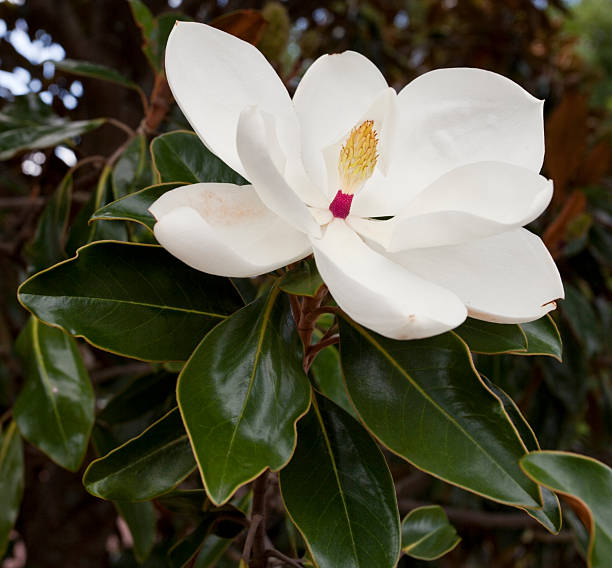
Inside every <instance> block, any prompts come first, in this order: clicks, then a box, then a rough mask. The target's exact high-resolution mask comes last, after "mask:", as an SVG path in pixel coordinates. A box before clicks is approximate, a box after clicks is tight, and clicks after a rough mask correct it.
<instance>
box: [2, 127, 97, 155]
mask: <svg viewBox="0 0 612 568" xmlns="http://www.w3.org/2000/svg"><path fill="white" fill-rule="evenodd" d="M103 124H104V119H103V118H98V119H95V120H76V121H73V122H68V121H62V122H57V123H53V124H39V125H31V126H30V125H28V126H19V127H17V128H12V129H8V130H4V131H0V160H8V159H9V158H12V157H13V156H14V155H15V154H18V153H19V152H21V151H23V150H33V149H35V148H49V147H51V146H56V145H57V144H59V143H61V142H63V141H64V140H66V139H68V138H74V137H75V136H80V135H81V134H85V133H86V132H91V131H92V130H95V129H96V128H98V127H100V126H102V125H103Z"/></svg>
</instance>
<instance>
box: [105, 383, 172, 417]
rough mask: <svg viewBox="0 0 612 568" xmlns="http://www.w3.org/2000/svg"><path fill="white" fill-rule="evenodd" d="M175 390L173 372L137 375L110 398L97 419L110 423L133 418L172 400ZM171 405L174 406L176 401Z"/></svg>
mask: <svg viewBox="0 0 612 568" xmlns="http://www.w3.org/2000/svg"><path fill="white" fill-rule="evenodd" d="M175 390H176V375H175V374H173V373H165V372H159V373H151V374H146V375H143V376H140V377H137V378H136V379H134V380H133V381H132V382H131V383H130V384H129V385H128V386H127V387H126V388H125V389H124V390H122V391H121V392H119V393H117V395H115V396H114V397H113V398H111V400H110V401H109V402H108V404H107V405H106V406H105V407H104V408H103V409H102V411H101V412H100V413H99V414H98V420H99V421H105V422H110V423H112V424H119V423H121V422H129V421H130V420H135V419H136V418H139V417H140V416H143V415H144V414H147V413H149V412H151V411H156V410H158V409H159V408H160V407H162V408H163V407H164V406H166V405H167V404H168V402H169V401H174V392H175ZM171 406H172V407H174V406H176V403H174V404H172V405H171Z"/></svg>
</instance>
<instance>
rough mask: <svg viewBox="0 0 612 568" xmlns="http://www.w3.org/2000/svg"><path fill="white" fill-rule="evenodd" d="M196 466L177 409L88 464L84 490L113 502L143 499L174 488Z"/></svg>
mask: <svg viewBox="0 0 612 568" xmlns="http://www.w3.org/2000/svg"><path fill="white" fill-rule="evenodd" d="M195 467H196V464H195V461H194V459H193V454H192V452H191V447H190V445H189V439H188V438H187V434H186V432H185V429H184V428H183V423H182V422H181V417H180V414H179V411H178V409H176V408H175V409H174V410H171V411H170V412H169V413H168V414H166V415H165V416H164V417H163V418H161V419H160V420H158V421H157V422H155V423H154V424H153V425H151V426H150V427H149V428H147V429H146V430H145V431H144V432H143V433H142V434H140V435H139V436H137V437H136V438H132V439H131V440H129V441H127V442H126V443H125V444H123V445H122V446H119V447H118V448H115V449H114V450H113V451H111V452H110V453H109V454H107V455H105V456H104V457H102V458H99V459H97V460H95V461H93V462H92V463H91V464H89V467H88V468H87V471H85V475H84V476H83V484H84V485H85V488H86V489H87V491H89V492H90V493H92V494H93V495H96V496H97V497H102V498H103V499H111V500H114V501H145V500H148V499H153V498H155V497H157V496H159V495H163V494H164V493H167V492H168V491H171V490H172V489H173V488H174V487H176V486H177V485H178V484H179V483H180V482H181V481H183V479H185V478H186V477H187V476H188V475H189V474H190V473H191V472H192V471H193V470H194V469H195Z"/></svg>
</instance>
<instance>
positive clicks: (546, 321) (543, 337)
mask: <svg viewBox="0 0 612 568" xmlns="http://www.w3.org/2000/svg"><path fill="white" fill-rule="evenodd" d="M521 328H522V330H523V332H524V333H525V335H526V337H527V353H525V354H526V355H550V356H551V357H554V358H555V359H558V360H559V361H561V357H562V356H563V343H562V342H561V336H560V335H559V330H558V329H557V326H556V324H555V322H554V320H553V319H552V318H551V317H550V315H546V316H544V317H543V318H540V319H538V320H535V321H532V322H529V323H522V324H521Z"/></svg>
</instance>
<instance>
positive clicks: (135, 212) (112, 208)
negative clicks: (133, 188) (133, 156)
mask: <svg viewBox="0 0 612 568" xmlns="http://www.w3.org/2000/svg"><path fill="white" fill-rule="evenodd" d="M183 185H185V184H183V183H161V184H158V185H152V186H151V187H146V188H145V189H141V190H140V191H137V192H135V193H131V194H130V195H126V196H125V197H122V198H121V199H118V200H117V201H113V202H112V203H109V204H108V205H105V206H104V207H101V208H100V209H98V210H97V211H96V212H95V213H94V214H93V215H92V217H91V220H92V221H97V220H111V221H112V220H115V221H116V220H120V221H135V222H136V223H140V224H141V225H144V226H145V227H147V229H149V230H150V231H153V226H154V225H155V217H153V215H151V213H149V207H151V205H153V202H154V201H155V200H156V199H158V198H159V197H161V196H162V195H163V194H164V193H166V192H167V191H170V190H171V189H174V188H176V187H181V186H183Z"/></svg>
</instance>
